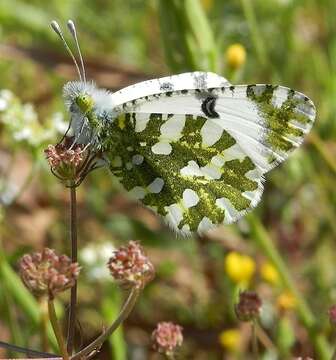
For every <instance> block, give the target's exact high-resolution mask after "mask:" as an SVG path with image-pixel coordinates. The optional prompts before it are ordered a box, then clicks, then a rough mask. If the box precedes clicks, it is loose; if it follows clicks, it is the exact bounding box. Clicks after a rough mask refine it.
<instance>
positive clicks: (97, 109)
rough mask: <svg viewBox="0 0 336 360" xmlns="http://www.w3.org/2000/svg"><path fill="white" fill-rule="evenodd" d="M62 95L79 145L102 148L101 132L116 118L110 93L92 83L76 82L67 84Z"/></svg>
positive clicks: (102, 135)
mask: <svg viewBox="0 0 336 360" xmlns="http://www.w3.org/2000/svg"><path fill="white" fill-rule="evenodd" d="M63 94H64V98H65V104H66V105H67V107H68V110H69V112H70V116H71V128H72V130H73V132H74V136H75V137H76V138H77V140H78V141H79V142H81V143H84V144H88V143H90V144H91V145H92V146H96V147H98V148H102V147H103V145H104V144H103V142H104V139H103V137H104V134H103V132H104V133H105V132H106V129H108V128H109V124H110V123H111V122H113V121H114V119H115V117H116V115H115V114H114V104H113V100H112V96H111V93H110V92H108V91H106V90H102V89H98V88H97V87H96V86H95V85H94V84H93V83H84V82H81V81H76V82H69V83H67V84H66V85H65V86H64V90H63Z"/></svg>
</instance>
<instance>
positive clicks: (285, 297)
mask: <svg viewBox="0 0 336 360" xmlns="http://www.w3.org/2000/svg"><path fill="white" fill-rule="evenodd" d="M296 302H297V301H296V298H295V296H294V295H293V294H292V293H291V292H289V291H285V292H283V293H281V294H280V295H279V296H278V298H277V305H278V308H279V310H280V311H285V310H291V309H294V308H295V307H296Z"/></svg>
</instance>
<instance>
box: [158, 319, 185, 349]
mask: <svg viewBox="0 0 336 360" xmlns="http://www.w3.org/2000/svg"><path fill="white" fill-rule="evenodd" d="M152 339H153V348H154V349H155V350H156V351H158V352H160V353H163V354H165V355H166V356H169V355H173V354H174V353H175V351H176V349H177V348H178V347H180V346H181V345H182V342H183V335H182V327H181V326H180V325H176V324H173V323H172V322H161V323H158V324H157V327H156V329H155V330H154V331H153V333H152Z"/></svg>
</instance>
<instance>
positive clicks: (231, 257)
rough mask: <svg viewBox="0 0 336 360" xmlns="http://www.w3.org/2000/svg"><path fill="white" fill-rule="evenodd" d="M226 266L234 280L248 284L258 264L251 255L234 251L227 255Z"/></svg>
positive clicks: (227, 271)
mask: <svg viewBox="0 0 336 360" xmlns="http://www.w3.org/2000/svg"><path fill="white" fill-rule="evenodd" d="M224 267H225V271H226V273H227V274H228V276H229V277H230V278H231V279H232V280H233V281H234V282H236V283H238V284H242V283H243V284H247V283H248V282H249V281H250V280H251V278H252V276H253V274H254V272H255V268H256V265H255V262H254V260H253V259H252V258H251V257H250V256H247V255H242V254H239V253H237V252H234V251H232V252H230V253H229V254H228V255H227V256H226V258H225V261H224Z"/></svg>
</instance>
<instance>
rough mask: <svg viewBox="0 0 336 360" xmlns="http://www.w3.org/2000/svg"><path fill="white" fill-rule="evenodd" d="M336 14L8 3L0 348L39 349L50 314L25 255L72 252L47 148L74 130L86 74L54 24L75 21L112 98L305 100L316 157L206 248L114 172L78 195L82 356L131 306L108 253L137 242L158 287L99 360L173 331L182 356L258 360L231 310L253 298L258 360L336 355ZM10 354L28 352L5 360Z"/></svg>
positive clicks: (282, 7)
mask: <svg viewBox="0 0 336 360" xmlns="http://www.w3.org/2000/svg"><path fill="white" fill-rule="evenodd" d="M335 14H336V2H335V1H334V0H267V1H265V0H254V1H253V0H241V1H238V0H203V1H198V0H156V1H155V0H148V1H140V0H113V1H112V0H96V1H85V0H72V1H65V0H49V1H48V2H46V1H42V0H30V1H28V0H26V1H23V0H1V1H0V136H1V142H0V204H1V225H0V241H1V243H0V245H1V247H0V340H2V341H7V342H11V343H15V344H17V345H20V346H29V347H30V348H35V349H42V348H43V339H41V325H40V312H39V311H40V309H39V306H38V304H37V302H36V301H35V300H34V299H33V298H32V297H30V296H29V294H28V293H27V292H26V290H25V288H23V287H22V285H21V283H20V280H19V279H18V278H17V275H16V270H17V265H16V264H17V260H18V258H19V257H20V256H21V255H22V254H23V253H25V252H28V251H32V250H33V249H41V248H42V247H43V246H49V247H52V248H55V249H57V250H58V251H59V252H61V251H62V252H65V253H69V249H70V244H69V234H68V230H67V229H68V228H67V222H68V219H67V207H68V193H67V190H66V189H64V187H63V186H62V184H60V183H59V182H58V180H57V179H56V178H55V177H53V176H52V175H51V173H50V171H49V168H48V164H47V162H46V161H45V159H44V155H43V149H44V148H45V147H46V146H47V144H49V143H55V142H56V141H57V139H59V138H60V137H61V135H62V133H63V132H64V131H65V129H66V127H67V121H68V118H67V115H66V113H65V111H64V110H65V109H64V105H63V103H62V86H63V85H64V83H66V82H67V81H69V80H73V79H76V72H75V68H74V66H73V64H72V62H71V60H70V58H69V56H68V55H67V54H66V52H65V49H64V48H63V46H62V44H61V43H60V41H59V40H58V38H57V36H56V35H55V34H54V33H53V32H52V31H51V29H50V27H49V23H50V21H51V20H53V19H57V20H58V21H59V22H60V24H62V25H64V27H63V28H64V29H65V28H66V27H65V23H66V21H67V19H69V18H71V19H73V20H74V21H75V22H76V24H77V27H78V29H77V30H78V33H79V38H80V43H81V47H82V50H83V53H84V61H85V64H86V69H87V73H88V77H89V78H91V79H93V80H94V81H96V82H97V83H98V85H100V86H102V87H105V88H108V89H111V90H112V91H113V90H116V89H119V88H121V87H124V86H126V85H129V84H132V83H135V82H138V81H142V80H145V79H149V78H152V77H158V76H161V75H162V76H163V75H168V74H171V73H178V72H183V71H193V70H208V71H216V72H218V73H219V74H221V75H223V76H225V77H226V78H228V79H229V81H231V82H232V83H234V84H238V83H241V84H248V83H252V84H254V83H274V84H281V85H284V86H288V87H291V88H294V89H296V90H299V91H302V92H303V93H305V94H306V95H307V96H309V97H311V98H312V99H313V101H314V102H315V104H316V107H317V114H318V117H317V121H316V124H315V125H314V128H313V131H312V134H311V135H309V136H308V138H307V141H306V142H305V144H304V146H302V147H301V148H300V149H298V150H297V151H296V152H295V154H294V155H293V156H291V157H290V159H289V160H288V161H286V162H285V163H284V164H282V165H281V166H279V167H278V168H276V169H275V170H273V171H272V172H271V173H270V174H268V176H267V178H268V179H267V180H268V181H267V183H266V186H265V194H264V197H263V199H262V201H261V204H260V205H259V206H258V208H257V209H256V210H255V211H254V212H253V214H252V216H249V217H247V218H245V219H242V220H241V221H240V222H239V223H237V224H235V225H232V226H226V227H221V228H219V229H216V230H214V231H211V232H209V233H208V234H206V236H203V237H198V238H192V239H182V238H179V237H178V236H176V235H175V234H173V233H171V232H170V231H169V230H168V229H167V228H165V227H164V226H163V225H162V224H161V223H160V220H159V219H158V218H156V217H155V216H154V215H153V214H152V213H151V212H149V211H148V210H146V209H144V208H142V207H140V206H139V205H137V204H135V203H134V202H132V201H131V200H130V199H129V198H128V197H127V194H125V193H124V192H123V191H122V190H121V188H120V186H119V185H118V184H117V183H116V181H115V180H114V179H113V178H112V176H111V175H110V174H109V172H108V170H107V169H101V170H98V171H96V172H95V173H92V174H90V176H89V177H88V178H87V179H86V180H85V182H84V184H83V185H82V186H81V187H80V188H79V190H78V192H79V193H78V198H79V205H78V206H79V242H80V259H81V261H80V263H81V265H82V266H83V273H82V275H81V277H80V280H79V300H80V302H79V314H78V317H79V323H78V329H77V345H78V346H81V345H83V344H85V343H87V342H88V341H89V340H90V339H93V338H94V337H95V336H97V335H98V334H99V332H100V331H102V329H103V327H104V325H106V324H107V323H108V322H109V321H112V319H113V318H114V317H115V316H116V313H117V310H118V306H119V304H120V302H121V301H122V298H123V296H124V295H125V294H124V292H123V291H121V290H120V289H118V287H117V286H116V285H115V284H113V282H112V279H111V278H109V275H108V273H107V271H106V270H105V268H104V264H105V263H106V261H107V256H108V254H109V253H110V252H111V251H112V250H113V248H114V247H116V246H119V245H120V244H123V243H125V241H127V240H130V239H139V240H141V242H142V244H143V245H144V246H145V248H146V251H147V253H148V255H149V257H150V258H151V259H152V261H153V263H154V264H155V267H156V272H157V275H156V278H155V280H154V281H153V282H152V283H150V284H149V285H148V286H147V287H146V289H145V291H144V294H143V295H142V296H141V299H140V301H139V302H138V304H137V306H136V308H135V310H134V312H133V313H132V315H131V316H130V318H129V319H128V320H127V322H126V323H125V324H124V326H123V329H122V331H119V332H118V333H117V334H115V335H114V336H113V337H112V338H111V340H110V341H109V342H108V343H106V344H105V345H104V347H103V348H102V352H101V353H100V354H99V355H98V357H97V359H116V360H124V359H132V360H133V359H134V360H141V359H158V358H160V357H159V356H158V355H156V354H154V352H153V351H152V350H151V341H150V334H151V332H152V330H153V329H154V327H155V325H156V323H157V322H158V321H164V320H171V321H174V322H177V323H179V324H181V325H182V326H183V328H184V337H185V342H184V346H183V348H182V349H181V351H180V352H179V358H181V359H209V360H211V359H229V360H230V359H250V358H252V357H251V356H252V355H251V346H250V336H251V332H250V326H249V324H247V323H239V322H238V321H237V320H236V318H235V315H234V311H233V304H234V302H235V301H236V298H237V294H238V291H239V289H242V288H249V289H253V290H255V291H257V292H258V294H259V295H260V297H261V298H262V300H263V303H264V306H263V311H262V314H261V320H260V321H261V327H262V328H263V330H264V334H263V335H262V338H263V341H262V344H261V345H260V352H261V358H262V359H292V358H295V357H299V356H302V357H303V358H304V357H305V356H310V357H313V358H315V359H322V360H324V359H329V358H330V357H331V348H332V346H333V344H334V345H336V337H335V334H334V332H333V329H332V326H330V324H329V321H328V315H327V310H328V308H329V306H330V305H331V304H333V303H334V302H336V271H335V264H336V256H335V250H336V246H335V245H336V244H335V233H336V222H335V209H336V192H335V174H336V158H335V155H336V121H335V112H336V101H335V98H336V21H335ZM68 295H69V294H65V295H64V296H63V297H62V299H61V300H63V302H64V304H65V305H66V304H67V302H68ZM58 305H59V309H60V315H62V306H61V305H62V303H61V301H59V304H58ZM63 314H64V310H63ZM265 334H267V336H266V335H265ZM44 347H45V346H44ZM0 351H1V350H0ZM9 355H13V356H18V354H14V353H13V352H12V353H6V352H5V351H2V352H0V356H1V357H2V358H4V357H6V356H9Z"/></svg>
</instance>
